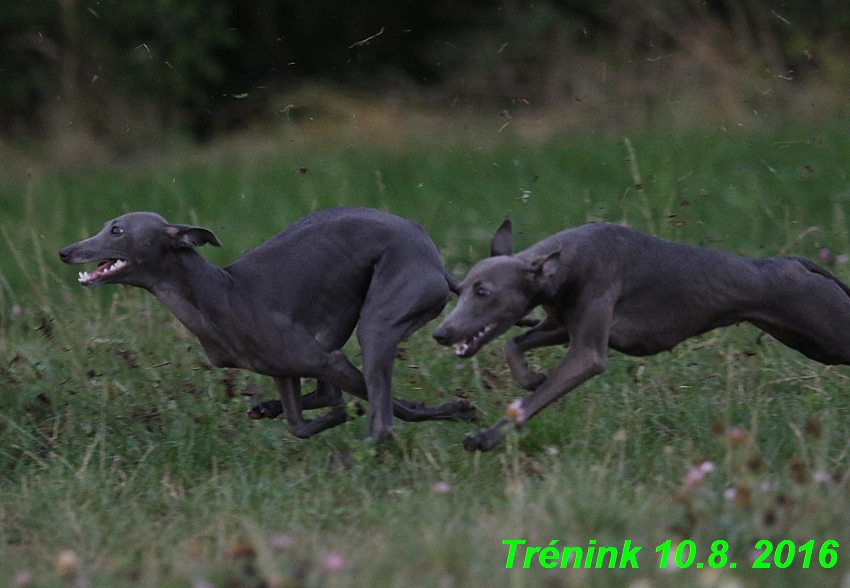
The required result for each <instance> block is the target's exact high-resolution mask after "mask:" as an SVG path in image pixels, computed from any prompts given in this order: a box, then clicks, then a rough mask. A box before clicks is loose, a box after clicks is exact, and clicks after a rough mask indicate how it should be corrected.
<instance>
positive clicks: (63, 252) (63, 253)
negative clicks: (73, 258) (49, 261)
mask: <svg viewBox="0 0 850 588" xmlns="http://www.w3.org/2000/svg"><path fill="white" fill-rule="evenodd" d="M68 249H69V247H65V248H64V249H61V250H60V251H59V259H61V260H62V263H68V256H69V255H70V252H69V251H68Z"/></svg>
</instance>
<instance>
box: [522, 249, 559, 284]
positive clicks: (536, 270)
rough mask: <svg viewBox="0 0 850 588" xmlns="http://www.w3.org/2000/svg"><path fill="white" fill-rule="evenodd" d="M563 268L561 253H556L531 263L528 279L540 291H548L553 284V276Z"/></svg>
mask: <svg viewBox="0 0 850 588" xmlns="http://www.w3.org/2000/svg"><path fill="white" fill-rule="evenodd" d="M560 267H561V252H560V251H555V252H554V253H550V254H549V255H548V256H546V257H544V258H543V259H536V260H534V261H532V262H531V270H530V272H529V276H528V279H530V280H531V282H532V283H533V284H534V286H535V287H536V288H537V289H538V290H547V289H548V288H549V286H550V285H551V284H552V276H554V275H555V274H556V273H558V269H559V268H560Z"/></svg>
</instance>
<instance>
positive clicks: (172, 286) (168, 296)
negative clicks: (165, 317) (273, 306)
mask: <svg viewBox="0 0 850 588" xmlns="http://www.w3.org/2000/svg"><path fill="white" fill-rule="evenodd" d="M163 261H164V263H163V265H162V266H161V267H160V268H158V270H157V273H158V277H157V280H156V281H155V282H154V283H153V284H152V285H151V286H149V287H147V288H146V289H147V290H148V291H150V292H151V293H152V294H153V295H154V296H156V297H157V298H158V299H159V300H160V301H161V302H162V303H163V304H165V306H166V307H168V310H170V311H171V313H172V314H173V315H174V316H175V317H177V320H179V321H180V322H181V323H183V326H185V327H186V328H187V329H189V331H191V332H192V333H193V334H194V335H195V336H197V337H198V338H199V339H200V340H201V342H202V343H204V344H205V346H206V344H207V343H214V344H217V345H219V346H221V345H222V344H223V343H224V333H223V332H222V329H221V326H220V325H218V324H217V321H216V316H220V315H221V313H222V312H226V308H227V301H228V300H229V291H230V288H231V287H232V283H231V281H230V280H229V278H228V276H227V274H226V273H225V272H224V271H223V270H222V269H221V268H219V267H217V266H215V265H213V264H212V263H210V262H209V261H207V259H206V258H204V257H203V256H202V255H201V254H200V253H198V252H196V251H194V250H190V249H186V250H179V251H175V252H173V253H171V254H169V255H168V256H167V257H166V259H164V260H163Z"/></svg>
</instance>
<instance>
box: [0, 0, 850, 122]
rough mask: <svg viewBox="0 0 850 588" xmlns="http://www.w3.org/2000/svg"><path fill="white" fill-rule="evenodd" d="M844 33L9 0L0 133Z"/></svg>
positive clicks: (291, 6)
mask: <svg viewBox="0 0 850 588" xmlns="http://www.w3.org/2000/svg"><path fill="white" fill-rule="evenodd" d="M848 33H850V7H848V5H847V4H846V0H786V1H774V2H771V1H769V0H708V1H703V0H648V1H645V0H531V1H526V2H520V1H519V0H504V1H492V0H468V1H466V2H457V1H451V0H431V1H430V2H421V1H417V0H392V1H387V0H365V1H362V2H342V1H339V0H310V1H309V2H307V1H304V0H301V1H293V0H26V1H25V2H24V1H14V2H3V3H2V4H0V77H2V83H0V131H4V132H5V133H6V134H12V135H20V134H23V133H31V132H32V131H44V130H49V128H47V127H49V125H50V121H51V120H52V121H54V123H55V124H66V122H65V121H66V119H69V117H70V118H72V119H73V120H75V121H77V120H79V121H81V122H84V123H85V124H87V125H89V126H91V127H92V128H94V129H95V130H97V128H98V125H101V126H107V125H108V124H109V123H108V120H109V119H110V117H109V116H106V114H105V113H107V112H114V111H116V110H122V109H126V110H127V111H132V112H133V113H134V115H135V116H138V117H140V118H142V119H144V120H147V121H150V123H151V125H152V126H157V125H164V126H168V125H175V124H176V125H180V126H184V127H186V128H188V129H191V130H194V131H195V132H196V133H199V134H203V133H204V132H209V131H210V130H215V129H214V128H212V127H214V126H215V123H214V122H213V121H215V120H221V119H220V118H216V117H215V116H213V115H214V114H216V113H218V112H219V111H221V110H222V109H228V108H229V109H231V110H232V112H233V115H232V116H231V117H230V118H229V119H227V120H231V121H235V122H236V123H238V122H239V121H240V120H241V119H243V118H244V117H249V116H250V115H251V111H250V108H249V107H246V106H245V105H247V104H250V103H251V101H250V100H248V101H246V102H245V103H244V104H245V105H241V104H238V101H239V100H240V98H246V97H249V96H251V95H252V93H255V91H256V89H257V88H265V89H268V88H273V89H275V90H278V91H284V90H286V89H288V88H292V87H293V86H295V85H297V84H300V83H303V82H305V81H312V80H331V81H334V82H337V83H341V84H345V85H350V86H355V87H358V88H361V89H365V90H368V91H387V90H392V91H397V90H398V89H399V88H401V89H404V91H408V92H415V91H416V90H417V89H421V88H434V87H437V88H439V87H440V86H441V85H446V86H447V87H449V88H450V92H448V93H451V94H454V95H456V94H458V93H464V92H466V93H468V94H469V96H470V99H471V100H473V101H486V100H493V99H500V98H504V97H510V94H511V93H512V92H514V91H515V87H517V86H523V87H528V88H532V89H533V88H534V87H535V82H536V78H539V77H540V76H541V75H543V73H546V72H548V73H549V74H551V72H553V71H555V70H557V69H559V68H560V69H563V70H568V69H569V68H570V67H571V63H572V59H573V57H574V56H581V55H588V54H590V55H594V54H595V55H603V56H607V57H609V58H611V59H613V60H621V61H628V60H629V59H643V58H646V56H648V55H652V54H653V52H656V53H657V52H663V51H675V50H680V49H685V50H691V51H695V52H696V51H700V50H701V49H700V47H701V45H698V44H699V43H708V44H709V45H711V46H713V47H714V51H715V53H717V54H718V55H721V56H722V55H727V56H728V55H732V54H733V55H734V56H735V57H734V59H735V60H736V61H737V62H739V63H743V64H744V66H745V67H751V68H752V69H753V70H756V71H762V70H763V71H769V72H770V75H776V76H787V77H788V78H789V79H790V78H795V79H801V80H804V77H805V75H806V72H812V71H822V70H823V69H824V68H831V69H832V70H836V71H838V72H839V73H840V74H846V73H847V72H846V70H847V69H850V66H848V65H847V63H846V62H847V60H846V55H848V54H850V53H848V45H850V42H848V41H850V39H848ZM709 59H710V58H709ZM225 98H226V99H227V100H225ZM541 99H542V100H545V99H546V96H545V95H541ZM57 113H58V114H57ZM56 121H59V122H56Z"/></svg>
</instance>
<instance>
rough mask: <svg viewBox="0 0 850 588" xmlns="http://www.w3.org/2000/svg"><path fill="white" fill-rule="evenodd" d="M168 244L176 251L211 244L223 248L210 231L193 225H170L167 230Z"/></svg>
mask: <svg viewBox="0 0 850 588" xmlns="http://www.w3.org/2000/svg"><path fill="white" fill-rule="evenodd" d="M165 234H166V236H167V237H168V243H169V245H171V246H172V247H174V248H176V249H180V248H191V247H201V246H202V245H206V244H207V243H209V244H210V245H213V246H214V247H221V243H219V241H218V239H216V236H215V235H213V232H212V231H210V230H209V229H205V228H203V227H193V226H191V225H168V227H167V228H166V229H165Z"/></svg>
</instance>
